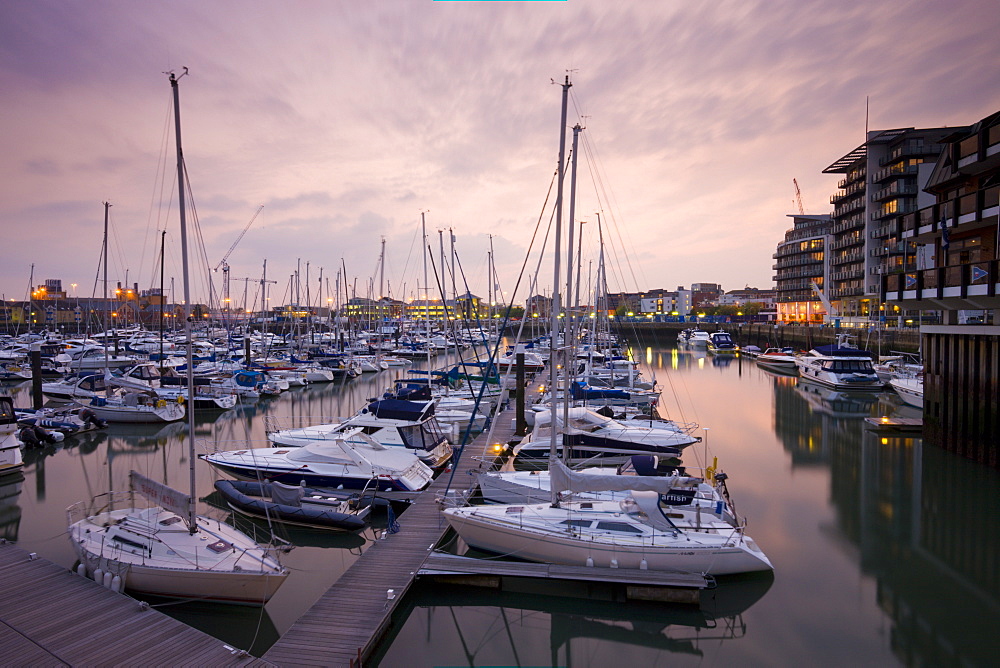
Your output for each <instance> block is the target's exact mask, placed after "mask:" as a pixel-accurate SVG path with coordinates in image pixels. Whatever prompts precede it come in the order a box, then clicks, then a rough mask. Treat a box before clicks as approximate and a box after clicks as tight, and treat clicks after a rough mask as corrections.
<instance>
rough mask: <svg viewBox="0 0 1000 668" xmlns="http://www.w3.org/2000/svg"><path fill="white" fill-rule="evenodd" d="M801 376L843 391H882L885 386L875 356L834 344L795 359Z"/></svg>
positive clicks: (815, 349) (818, 348)
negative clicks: (873, 360) (877, 370)
mask: <svg viewBox="0 0 1000 668" xmlns="http://www.w3.org/2000/svg"><path fill="white" fill-rule="evenodd" d="M795 365H796V367H797V368H798V370H799V376H800V377H801V378H802V379H804V380H807V381H810V382H813V383H819V384H821V385H825V386H827V387H833V388H837V389H843V390H865V391H872V390H880V389H882V387H883V385H884V383H883V382H882V381H881V380H880V379H879V377H878V376H877V375H876V374H875V369H874V368H873V367H872V358H871V353H870V352H868V351H867V350H859V349H858V348H852V347H847V346H842V345H839V344H833V345H828V346H818V347H816V348H814V349H812V350H810V351H809V354H808V355H799V356H798V357H796V359H795Z"/></svg>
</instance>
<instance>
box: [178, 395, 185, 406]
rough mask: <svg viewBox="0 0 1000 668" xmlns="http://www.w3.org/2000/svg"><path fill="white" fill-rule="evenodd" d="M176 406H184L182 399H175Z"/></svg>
mask: <svg viewBox="0 0 1000 668" xmlns="http://www.w3.org/2000/svg"><path fill="white" fill-rule="evenodd" d="M177 404H178V405H180V406H183V405H184V397H177Z"/></svg>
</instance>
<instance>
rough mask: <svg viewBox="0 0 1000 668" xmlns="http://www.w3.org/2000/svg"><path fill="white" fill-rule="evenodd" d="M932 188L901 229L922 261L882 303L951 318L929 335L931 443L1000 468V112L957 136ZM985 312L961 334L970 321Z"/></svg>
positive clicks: (898, 274) (891, 278)
mask: <svg viewBox="0 0 1000 668" xmlns="http://www.w3.org/2000/svg"><path fill="white" fill-rule="evenodd" d="M939 141H940V142H941V143H942V144H943V145H944V149H943V150H942V151H941V153H940V156H939V157H938V159H937V161H936V162H935V164H934V165H933V170H932V171H931V173H929V174H928V179H927V182H926V183H925V184H924V187H925V188H926V190H927V192H928V193H930V194H932V195H933V198H934V199H933V202H932V203H930V204H928V205H927V206H921V207H919V208H917V209H916V210H913V211H910V212H907V213H906V214H905V215H903V216H902V217H901V219H900V220H899V227H898V234H899V237H900V239H901V241H902V242H903V243H904V244H905V245H906V246H907V247H910V248H913V249H914V250H915V252H914V253H912V255H915V257H916V260H917V261H910V260H903V261H902V262H901V264H900V267H901V268H902V270H901V271H892V272H886V273H885V274H883V275H882V276H881V286H880V287H881V296H882V298H883V299H884V300H885V301H887V302H889V303H891V304H895V305H898V306H900V307H901V308H904V309H911V310H923V309H939V310H941V322H942V324H939V325H927V326H923V327H921V330H920V332H921V347H922V350H923V354H924V367H925V369H926V371H925V376H924V436H925V438H927V440H928V441H930V442H931V443H935V444H937V445H940V446H942V447H944V448H946V449H948V450H951V451H953V452H958V453H959V454H963V455H965V456H967V457H970V458H972V459H975V460H977V461H980V462H984V463H987V464H990V465H992V466H1000V454H998V444H997V440H996V434H997V431H998V430H1000V415H998V405H1000V389H998V379H1000V243H998V235H1000V111H998V112H995V113H993V114H992V115H990V116H987V117H986V118H983V119H982V120H980V121H979V122H978V123H975V124H974V125H972V126H969V127H962V128H952V129H951V131H950V133H948V134H946V135H943V136H941V137H940V139H939ZM970 309H976V310H982V311H984V312H985V316H984V318H983V319H982V323H981V324H975V325H969V324H965V325H962V324H959V323H960V314H961V312H962V311H966V310H970Z"/></svg>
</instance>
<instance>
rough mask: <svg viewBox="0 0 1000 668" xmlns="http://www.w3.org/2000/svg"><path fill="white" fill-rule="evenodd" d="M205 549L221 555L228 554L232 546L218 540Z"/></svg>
mask: <svg viewBox="0 0 1000 668" xmlns="http://www.w3.org/2000/svg"><path fill="white" fill-rule="evenodd" d="M206 547H207V548H208V549H210V550H211V551H212V552H215V553H216V554H222V553H223V552H228V551H229V550H231V549H233V544H232V543H229V542H227V541H224V540H222V539H219V540H217V541H215V542H214V543H209V544H208V545H207V546H206Z"/></svg>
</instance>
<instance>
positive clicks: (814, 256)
mask: <svg viewBox="0 0 1000 668" xmlns="http://www.w3.org/2000/svg"><path fill="white" fill-rule="evenodd" d="M790 218H791V219H792V228H791V229H790V230H788V231H786V232H785V239H784V240H783V241H782V242H781V243H779V244H778V248H777V250H775V252H774V255H773V256H772V257H773V258H774V260H775V263H774V265H773V266H772V268H773V269H774V271H775V273H774V285H775V288H774V290H775V300H774V301H775V305H776V306H777V311H778V314H777V320H778V322H784V323H821V322H823V319H824V316H826V315H827V310H826V307H825V306H824V305H823V303H822V301H821V298H820V294H818V293H817V290H819V291H822V290H824V289H825V287H826V286H827V285H828V281H827V276H828V273H829V258H828V256H827V248H828V247H829V244H830V239H831V235H830V231H831V228H832V227H833V223H832V222H831V218H830V215H829V214H821V215H803V214H797V215H792V216H790ZM813 284H815V285H816V289H813Z"/></svg>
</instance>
